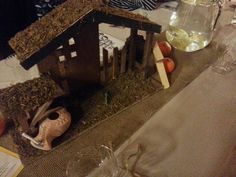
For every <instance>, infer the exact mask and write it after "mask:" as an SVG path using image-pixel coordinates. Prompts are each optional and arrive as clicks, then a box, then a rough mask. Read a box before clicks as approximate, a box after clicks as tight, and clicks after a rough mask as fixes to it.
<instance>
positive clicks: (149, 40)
mask: <svg viewBox="0 0 236 177" xmlns="http://www.w3.org/2000/svg"><path fill="white" fill-rule="evenodd" d="M153 40H154V33H152V32H146V41H145V44H144V51H143V62H142V69H143V76H144V78H147V76H148V68H147V66H148V63H149V62H148V61H149V60H150V59H151V55H152V44H153Z"/></svg>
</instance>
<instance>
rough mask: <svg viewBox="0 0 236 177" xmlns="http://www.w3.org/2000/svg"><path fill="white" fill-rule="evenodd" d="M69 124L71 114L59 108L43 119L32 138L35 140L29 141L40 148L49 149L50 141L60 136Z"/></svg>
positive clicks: (50, 146) (50, 147)
mask: <svg viewBox="0 0 236 177" xmlns="http://www.w3.org/2000/svg"><path fill="white" fill-rule="evenodd" d="M70 124H71V115H70V113H69V112H68V111H67V110H66V109H65V108H61V109H59V110H57V111H55V112H53V113H51V114H50V115H49V116H48V117H47V119H45V120H44V121H43V122H42V123H41V124H40V126H39V133H38V135H37V136H36V137H35V138H34V140H35V141H37V142H39V143H38V144H36V143H35V141H31V142H30V143H31V145H32V146H34V147H35V148H37V149H41V150H46V151H48V150H51V149H52V141H53V140H54V139H55V138H57V137H59V136H61V135H62V134H63V133H64V132H65V131H66V130H67V129H68V128H69V126H70Z"/></svg>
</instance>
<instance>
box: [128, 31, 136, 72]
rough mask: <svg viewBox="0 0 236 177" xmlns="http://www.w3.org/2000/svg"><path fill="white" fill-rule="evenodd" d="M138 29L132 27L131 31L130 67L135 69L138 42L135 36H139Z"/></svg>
mask: <svg viewBox="0 0 236 177" xmlns="http://www.w3.org/2000/svg"><path fill="white" fill-rule="evenodd" d="M137 32H138V31H137V29H131V31H130V43H129V57H128V59H129V69H133V67H134V62H135V57H136V44H135V38H136V36H137Z"/></svg>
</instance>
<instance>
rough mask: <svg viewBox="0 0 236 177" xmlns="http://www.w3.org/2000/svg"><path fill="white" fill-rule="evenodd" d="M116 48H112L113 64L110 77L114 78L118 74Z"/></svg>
mask: <svg viewBox="0 0 236 177" xmlns="http://www.w3.org/2000/svg"><path fill="white" fill-rule="evenodd" d="M118 52H119V50H118V48H117V47H116V48H114V49H113V64H112V78H113V79H115V78H116V77H117V76H118V72H119V63H118Z"/></svg>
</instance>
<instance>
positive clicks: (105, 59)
mask: <svg viewBox="0 0 236 177" xmlns="http://www.w3.org/2000/svg"><path fill="white" fill-rule="evenodd" d="M102 53H103V79H104V82H106V81H107V79H108V51H107V50H106V49H105V48H103V50H102Z"/></svg>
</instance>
